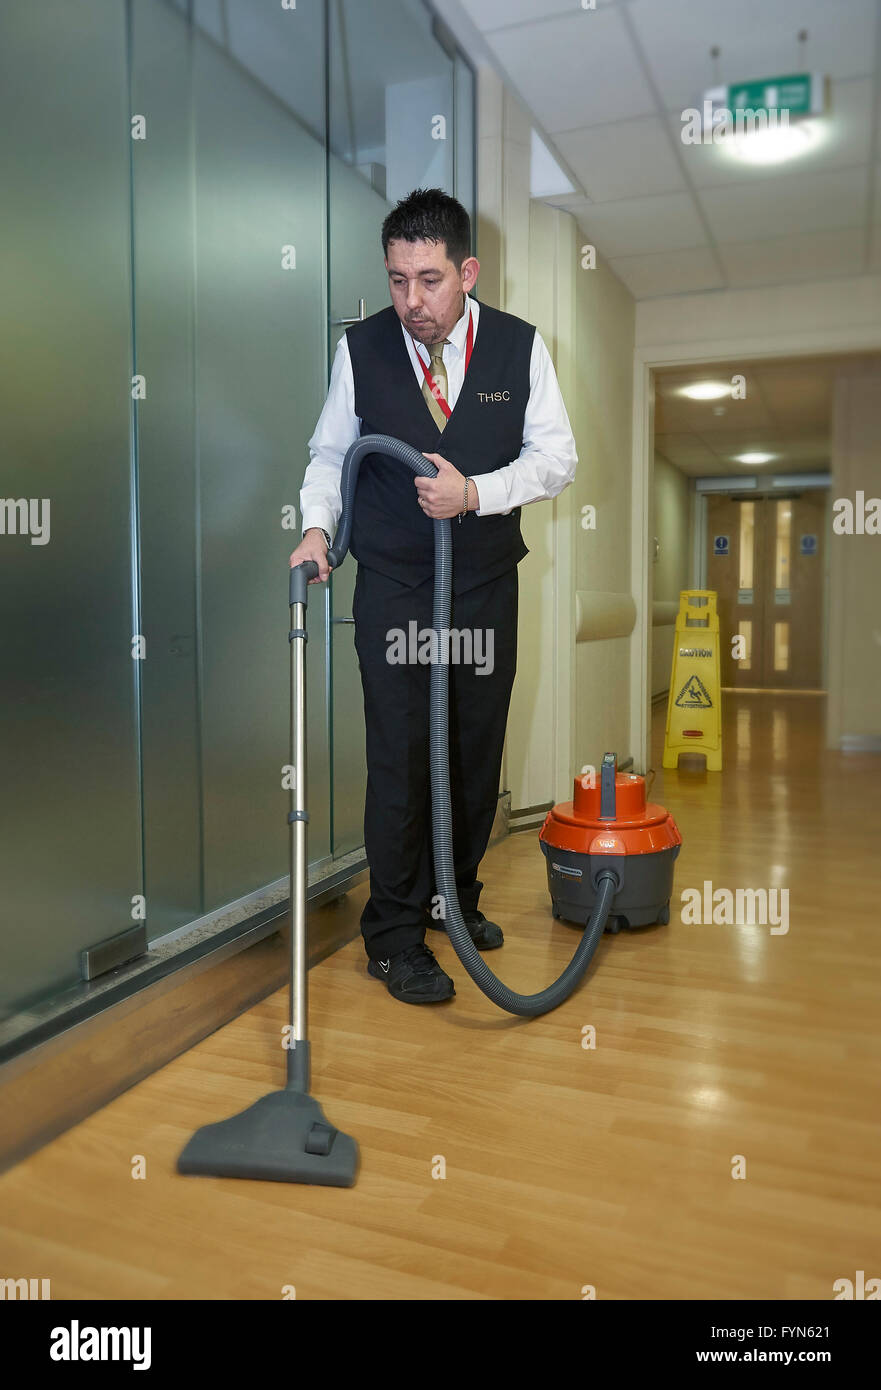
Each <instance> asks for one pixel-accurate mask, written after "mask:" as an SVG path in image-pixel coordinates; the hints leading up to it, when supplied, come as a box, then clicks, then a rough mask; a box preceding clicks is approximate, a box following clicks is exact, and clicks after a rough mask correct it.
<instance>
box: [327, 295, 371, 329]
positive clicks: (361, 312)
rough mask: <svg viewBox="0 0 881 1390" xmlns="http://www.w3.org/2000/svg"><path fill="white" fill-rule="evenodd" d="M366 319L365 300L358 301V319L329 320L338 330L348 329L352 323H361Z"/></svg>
mask: <svg viewBox="0 0 881 1390" xmlns="http://www.w3.org/2000/svg"><path fill="white" fill-rule="evenodd" d="M366 317H367V300H366V299H359V300H358V317H357V318H354V319H331V323H333V324H336V325H337V326H338V327H340V328H343V327H345V328H349V327H350V326H351V325H352V324H353V323H361V322H362V321H363V320H364V319H366Z"/></svg>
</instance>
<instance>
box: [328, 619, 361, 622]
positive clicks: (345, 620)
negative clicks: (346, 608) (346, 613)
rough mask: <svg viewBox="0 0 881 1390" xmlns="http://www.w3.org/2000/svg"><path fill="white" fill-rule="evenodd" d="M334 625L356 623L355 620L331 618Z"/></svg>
mask: <svg viewBox="0 0 881 1390" xmlns="http://www.w3.org/2000/svg"><path fill="white" fill-rule="evenodd" d="M330 621H331V622H332V623H354V621H355V619H354V618H331V620H330Z"/></svg>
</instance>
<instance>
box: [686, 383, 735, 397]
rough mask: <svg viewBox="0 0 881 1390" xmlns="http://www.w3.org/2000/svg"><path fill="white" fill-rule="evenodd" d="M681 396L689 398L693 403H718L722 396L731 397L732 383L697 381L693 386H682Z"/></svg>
mask: <svg viewBox="0 0 881 1390" xmlns="http://www.w3.org/2000/svg"><path fill="white" fill-rule="evenodd" d="M679 395H680V396H688V398H689V400H692V401H718V400H719V399H720V397H722V396H730V395H731V382H730V381H695V382H692V384H691V386H682V387H680V390H679Z"/></svg>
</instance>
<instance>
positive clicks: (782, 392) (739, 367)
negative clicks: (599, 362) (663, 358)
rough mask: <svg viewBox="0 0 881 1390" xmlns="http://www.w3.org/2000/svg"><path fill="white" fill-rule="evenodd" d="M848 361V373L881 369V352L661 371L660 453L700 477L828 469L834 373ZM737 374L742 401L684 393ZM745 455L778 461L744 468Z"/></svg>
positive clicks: (658, 386) (657, 391)
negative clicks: (741, 385)
mask: <svg viewBox="0 0 881 1390" xmlns="http://www.w3.org/2000/svg"><path fill="white" fill-rule="evenodd" d="M845 361H846V362H847V363H848V370H849V371H853V370H854V369H855V368H862V369H864V370H866V371H876V372H881V354H876V355H868V354H865V355H860V356H854V357H848V358H842V357H840V356H838V357H799V358H791V359H786V358H783V359H776V358H775V359H774V360H773V361H763V362H753V363H733V362H730V361H729V362H723V363H717V364H716V365H712V364H710V365H707V364H702V365H701V366H700V367H676V368H670V369H669V370H662V371H657V372H655V374H654V380H655V453H656V454H659V455H660V456H661V457H662V458H664V459H666V460H667V462H668V463H672V464H673V465H674V466H675V467H676V468H679V469H680V470H681V471H682V472H683V473H686V474H688V476H689V477H693V478H707V477H722V476H726V477H727V476H739V475H740V474H743V476H744V477H751V476H753V475H755V476H757V477H761V476H762V475H763V474H766V475H768V476H770V475H771V474H774V473H801V472H807V473H816V472H825V471H826V470H827V469H828V467H829V456H830V443H831V426H832V397H833V388H834V384H835V375H836V373H837V372H838V371H839V370H840V369H841V367H842V365H843V363H844V362H845ZM735 373H739V374H740V375H742V376H743V377H744V378H745V387H744V389H745V393H746V394H745V397H744V399H742V400H735V399H731V398H730V397H729V398H728V399H721V400H715V401H694V400H689V399H688V398H687V397H684V396H682V395H681V394H680V391H681V389H682V387H683V386H686V385H688V384H689V383H690V382H697V381H719V382H729V383H730V381H731V378H732V376H733V375H734V374H735ZM745 453H766V454H774V455H776V457H775V458H774V459H773V461H772V462H770V463H766V464H762V465H761V466H756V465H755V464H751V465H748V464H742V463H737V462H736V461H735V455H737V454H745Z"/></svg>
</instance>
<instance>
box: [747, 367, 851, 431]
mask: <svg viewBox="0 0 881 1390" xmlns="http://www.w3.org/2000/svg"><path fill="white" fill-rule="evenodd" d="M756 374H757V376H758V378H759V381H760V384H761V390H762V395H763V397H764V399H765V402H766V404H767V407H768V411H769V413H770V416H771V419H772V420H773V422H774V424H775V425H778V426H780V427H785V426H787V425H789V424H790V423H792V422H796V421H797V422H798V423H800V424H801V425H802V426H803V427H805V428H815V429H816V428H817V427H818V426H819V427H823V428H826V427H828V422H829V420H830V418H831V411H832V380H833V378H832V372H831V370H830V369H829V367H819V366H818V367H810V366H803V367H801V366H795V365H794V364H793V363H789V362H787V363H784V364H782V365H781V364H778V363H776V362H772V363H768V364H767V365H762V366H760V367H757V368H756Z"/></svg>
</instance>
